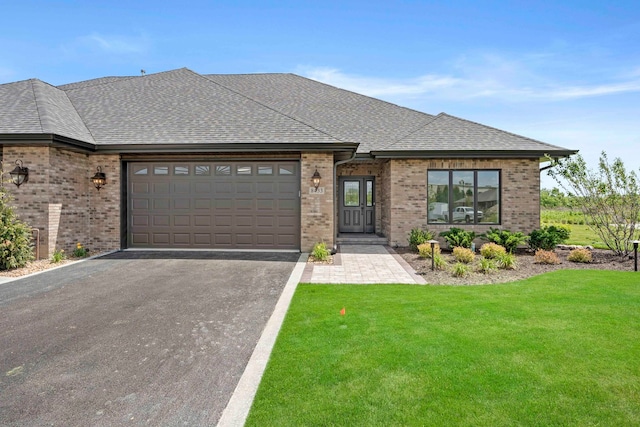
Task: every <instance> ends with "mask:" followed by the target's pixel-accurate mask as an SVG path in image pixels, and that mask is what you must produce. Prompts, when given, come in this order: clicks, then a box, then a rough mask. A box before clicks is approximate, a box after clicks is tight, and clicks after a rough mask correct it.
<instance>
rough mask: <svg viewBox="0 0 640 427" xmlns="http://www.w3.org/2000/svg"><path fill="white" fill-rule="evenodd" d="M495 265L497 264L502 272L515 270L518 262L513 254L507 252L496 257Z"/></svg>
mask: <svg viewBox="0 0 640 427" xmlns="http://www.w3.org/2000/svg"><path fill="white" fill-rule="evenodd" d="M496 263H497V264H498V267H499V268H502V269H504V270H515V269H516V268H518V260H517V259H516V256H515V255H514V254H510V253H509V252H506V253H504V254H500V255H498V258H496Z"/></svg>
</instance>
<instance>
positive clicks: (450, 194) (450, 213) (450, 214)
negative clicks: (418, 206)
mask: <svg viewBox="0 0 640 427" xmlns="http://www.w3.org/2000/svg"><path fill="white" fill-rule="evenodd" d="M429 172H448V174H449V179H448V184H447V185H448V200H449V201H451V200H453V198H454V195H453V187H454V183H453V175H454V173H455V172H472V173H473V210H474V212H477V211H478V194H479V193H478V172H497V173H498V222H480V221H478V218H477V217H476V215H475V214H474V216H473V217H474V219H473V221H472V222H469V223H464V222H463V223H462V224H463V225H501V224H502V169H427V224H429V225H459V224H460V223H459V222H454V221H453V211H454V209H455V208H456V207H455V206H454V204H453V203H450V202H448V205H449V207H448V218H449V221H447V222H444V221H432V220H430V219H429V205H430V203H429Z"/></svg>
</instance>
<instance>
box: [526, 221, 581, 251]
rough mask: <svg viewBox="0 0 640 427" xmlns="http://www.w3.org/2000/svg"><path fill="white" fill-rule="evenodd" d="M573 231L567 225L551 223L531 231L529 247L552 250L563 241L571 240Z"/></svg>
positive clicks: (535, 249)
mask: <svg viewBox="0 0 640 427" xmlns="http://www.w3.org/2000/svg"><path fill="white" fill-rule="evenodd" d="M570 235H571V231H570V230H569V229H568V228H567V227H563V226H556V225H549V226H546V227H542V228H541V229H538V230H533V231H532V232H531V233H529V247H530V248H531V249H532V250H534V251H537V250H538V249H543V250H545V251H552V250H554V249H555V247H556V246H558V245H559V244H561V243H564V242H566V241H567V240H569V236H570Z"/></svg>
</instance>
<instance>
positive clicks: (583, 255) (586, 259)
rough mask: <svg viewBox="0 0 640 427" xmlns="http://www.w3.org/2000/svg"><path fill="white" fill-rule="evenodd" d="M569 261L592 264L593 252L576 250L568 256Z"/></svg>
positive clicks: (582, 249) (583, 249)
mask: <svg viewBox="0 0 640 427" xmlns="http://www.w3.org/2000/svg"><path fill="white" fill-rule="evenodd" d="M567 260H569V261H571V262H582V263H587V264H588V263H590V262H591V261H593V257H592V255H591V251H590V250H589V249H586V248H578V249H574V250H572V251H571V252H570V253H569V256H567Z"/></svg>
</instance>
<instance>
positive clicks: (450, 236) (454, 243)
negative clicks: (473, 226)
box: [440, 227, 476, 248]
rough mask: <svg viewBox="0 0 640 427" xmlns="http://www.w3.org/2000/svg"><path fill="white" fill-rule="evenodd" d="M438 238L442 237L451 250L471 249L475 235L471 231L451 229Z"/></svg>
mask: <svg viewBox="0 0 640 427" xmlns="http://www.w3.org/2000/svg"><path fill="white" fill-rule="evenodd" d="M440 236H442V237H444V239H445V240H446V241H447V242H448V243H449V245H450V246H451V247H452V248H455V247H463V248H471V243H472V242H473V239H475V238H476V233H474V232H473V231H466V230H463V229H461V228H456V227H451V228H450V229H449V230H448V231H443V232H442V233H440Z"/></svg>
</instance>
